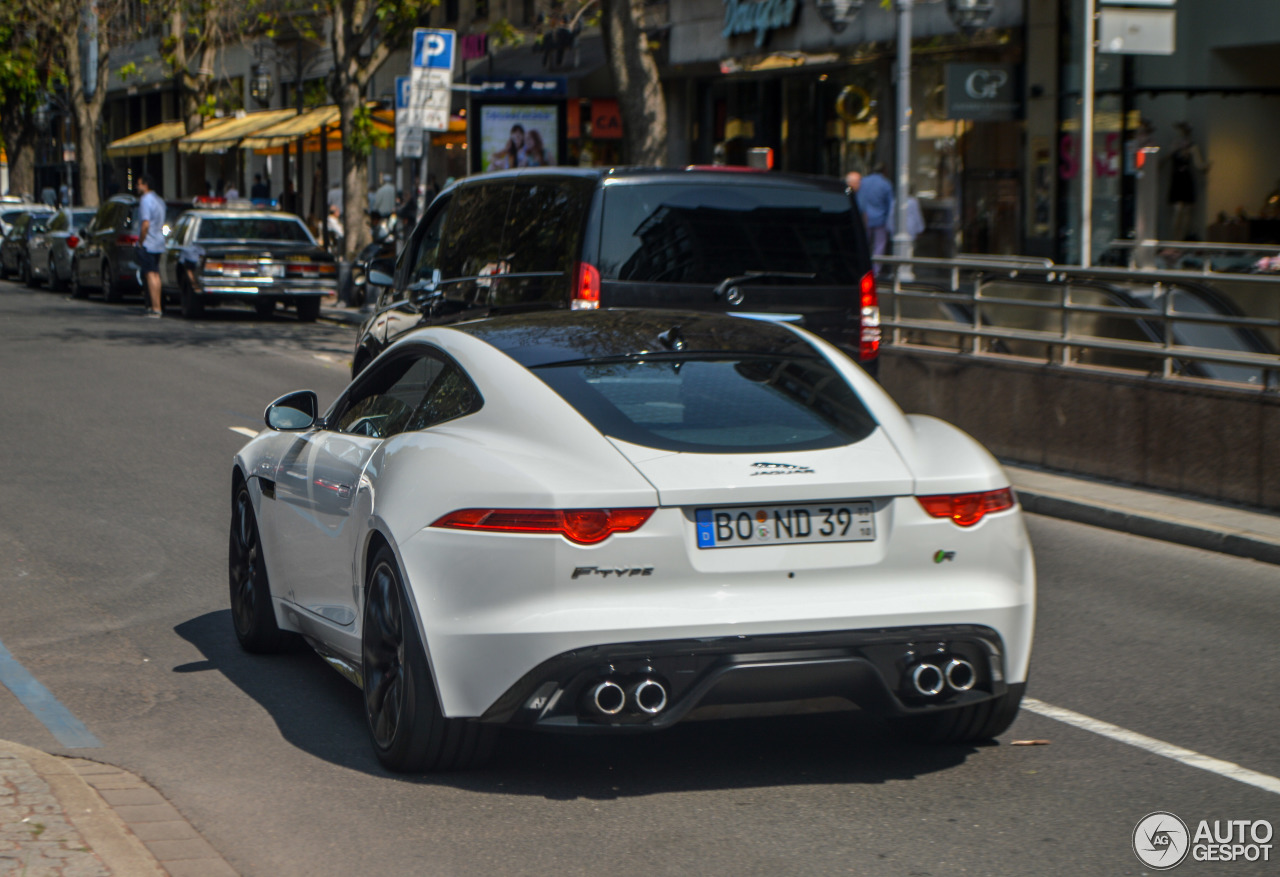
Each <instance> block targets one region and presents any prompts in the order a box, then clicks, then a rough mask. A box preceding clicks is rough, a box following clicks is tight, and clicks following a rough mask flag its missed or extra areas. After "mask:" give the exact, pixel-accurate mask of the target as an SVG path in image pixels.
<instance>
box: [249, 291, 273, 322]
mask: <svg viewBox="0 0 1280 877" xmlns="http://www.w3.org/2000/svg"><path fill="white" fill-rule="evenodd" d="M253 310H254V312H255V313H257V315H258V317H259V318H261V319H263V320H269V319H271V315H272V314H274V313H275V312H276V300H275V299H274V298H269V297H259V298H255V299H254V300H253Z"/></svg>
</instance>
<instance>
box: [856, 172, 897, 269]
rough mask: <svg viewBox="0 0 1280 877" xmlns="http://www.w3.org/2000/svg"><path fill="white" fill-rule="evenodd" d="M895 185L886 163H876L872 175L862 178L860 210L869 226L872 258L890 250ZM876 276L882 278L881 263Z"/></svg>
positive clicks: (859, 198) (876, 267) (859, 196)
mask: <svg viewBox="0 0 1280 877" xmlns="http://www.w3.org/2000/svg"><path fill="white" fill-rule="evenodd" d="M893 208H894V203H893V183H891V182H889V178H888V177H886V176H885V174H884V163H883V162H876V164H875V165H874V166H873V167H872V169H871V173H869V174H867V175H866V176H865V177H863V178H862V182H861V184H860V185H859V186H858V209H859V210H861V211H862V220H863V222H864V223H865V224H866V226H867V237H868V239H869V240H870V241H871V255H872V257H873V258H874V257H876V256H883V255H884V254H885V253H886V252H887V251H888V249H889V235H890V233H891V232H892V231H893ZM875 274H876V276H877V277H879V276H880V265H879V263H877V264H876V266H875Z"/></svg>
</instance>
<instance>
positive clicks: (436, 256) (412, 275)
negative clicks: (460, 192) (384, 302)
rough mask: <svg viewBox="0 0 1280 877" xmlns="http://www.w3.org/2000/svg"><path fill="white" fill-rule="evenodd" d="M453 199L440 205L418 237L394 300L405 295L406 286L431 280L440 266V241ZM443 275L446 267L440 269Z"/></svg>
mask: <svg viewBox="0 0 1280 877" xmlns="http://www.w3.org/2000/svg"><path fill="white" fill-rule="evenodd" d="M451 200H452V199H445V201H444V202H443V203H442V204H440V205H439V210H437V211H436V212H435V214H433V215H432V216H431V218H430V219H428V220H427V223H426V226H425V227H424V228H423V229H422V231H421V233H420V234H419V236H418V238H417V242H416V243H417V248H416V249H415V250H414V252H413V257H412V259H410V260H409V266H408V272H407V273H406V275H405V277H404V278H403V282H401V283H397V284H396V287H395V292H394V294H393V298H392V301H399V300H400V299H402V298H404V296H405V287H407V286H409V285H410V284H412V283H417V282H419V281H423V280H426V281H430V280H431V275H432V271H434V270H435V269H437V268H440V242H441V238H442V235H443V233H444V224H445V220H446V218H447V217H448V215H449V203H450V201H451ZM440 274H441V276H444V269H442V268H441V269H440Z"/></svg>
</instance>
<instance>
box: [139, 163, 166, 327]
mask: <svg viewBox="0 0 1280 877" xmlns="http://www.w3.org/2000/svg"><path fill="white" fill-rule="evenodd" d="M153 186H154V182H153V181H152V179H151V175H150V174H142V175H141V176H139V177H138V195H139V196H140V198H141V200H140V201H139V202H138V216H139V218H140V219H141V220H142V225H141V227H140V228H139V230H138V250H137V261H138V271H139V272H140V273H141V274H142V280H143V283H144V284H145V285H146V288H147V309H146V311H145V313H146V315H147V316H148V317H159V316H160V315H161V314H162V313H164V304H163V302H162V301H161V300H160V254H161V253H163V252H164V201H162V200H161V198H160V196H159V195H158V194H156V192H155V189H154V188H153Z"/></svg>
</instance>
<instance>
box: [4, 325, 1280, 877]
mask: <svg viewBox="0 0 1280 877" xmlns="http://www.w3.org/2000/svg"><path fill="white" fill-rule="evenodd" d="M329 310H330V309H326V312H325V316H326V317H328V316H329V313H328V311H329ZM333 310H339V311H340V310H347V314H343V315H340V317H348V316H355V315H357V314H358V312H357V311H354V310H351V309H338V308H335V309H333ZM1005 471H1007V472H1008V473H1009V477H1010V479H1011V480H1012V482H1013V485H1014V487H1015V488H1016V490H1017V492H1018V497H1019V499H1020V501H1021V503H1022V505H1023V508H1024V509H1025V510H1026V511H1028V512H1031V513H1033V514H1040V515H1048V516H1050V517H1058V518H1066V519H1068V520H1072V521H1079V522H1081V523H1085V524H1093V525H1095V526H1099V527H1105V528H1108V529H1113V530H1120V531H1123V532H1126V533H1133V534H1135V535H1139V536H1147V537H1150V538H1154V539H1162V540H1164V541H1167V542H1176V543H1179V544H1182V545H1191V546H1194V547H1197V548H1203V549H1206V550H1209V551H1218V552H1222V553H1225V554H1234V555H1238V556H1240V557H1248V558H1253V559H1255V560H1260V561H1264V562H1267V563H1275V564H1280V515H1269V514H1265V513H1260V512H1255V511H1248V510H1244V509H1237V508H1232V507H1230V506H1224V505H1218V504H1214V503H1208V502H1200V501H1197V500H1194V499H1189V498H1186V497H1180V496H1174V495H1171V494H1163V493H1156V492H1153V491H1146V490H1138V489H1134V488H1129V487H1122V486H1119V485H1115V484H1109V483H1105V482H1101V481H1094V480H1090V479H1084V478H1075V477H1071V476H1068V475H1062V474H1057V473H1051V472H1044V471H1039V470H1035V469H1029V468H1025V467H1021V466H1016V465H1009V464H1006V465H1005ZM165 874H168V875H170V877H235V871H233V870H232V869H231V867H230V866H229V865H228V864H227V863H226V862H225V861H224V860H223V859H222V857H221V856H219V855H218V853H217V852H216V851H215V850H214V849H213V847H211V846H210V845H209V844H208V843H207V842H206V841H205V840H204V839H203V838H202V837H200V835H199V834H198V833H197V832H196V830H195V829H194V828H193V827H192V826H191V824H190V823H189V822H187V820H186V819H185V818H183V816H182V814H180V813H179V812H178V811H177V810H176V809H174V807H173V805H172V804H170V803H169V802H168V801H166V800H165V799H164V798H163V797H162V796H161V795H160V794H159V793H158V792H156V791H155V790H154V789H152V788H151V787H150V786H149V785H147V784H146V782H144V781H143V780H141V779H139V778H138V777H136V776H134V775H133V774H130V773H128V772H126V771H123V770H120V769H118V768H114V767H111V766H110V765H104V764H99V763H96V762H92V761H85V760H83V759H78V758H57V757H54V756H51V755H47V754H45V753H43V752H40V751H38V750H35V749H29V748H27V747H25V746H20V745H18V744H16V743H9V742H5V741H3V740H0V877H8V875H22V877H43V875H49V877H163V875H165Z"/></svg>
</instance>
